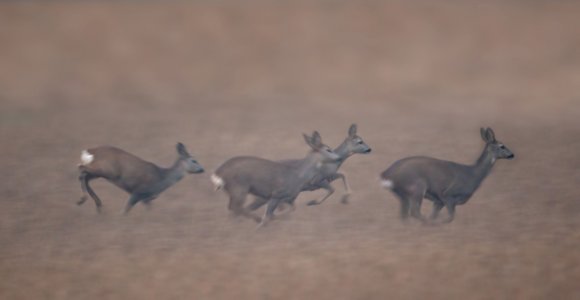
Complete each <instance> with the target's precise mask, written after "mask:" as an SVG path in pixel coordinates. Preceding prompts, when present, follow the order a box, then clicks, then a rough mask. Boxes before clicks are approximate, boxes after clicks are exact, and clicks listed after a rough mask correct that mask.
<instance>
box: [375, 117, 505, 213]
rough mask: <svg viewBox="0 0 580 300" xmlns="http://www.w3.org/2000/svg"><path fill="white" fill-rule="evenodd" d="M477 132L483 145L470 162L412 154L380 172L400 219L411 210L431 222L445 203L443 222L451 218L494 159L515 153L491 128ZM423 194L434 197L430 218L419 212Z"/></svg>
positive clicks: (487, 173)
mask: <svg viewBox="0 0 580 300" xmlns="http://www.w3.org/2000/svg"><path fill="white" fill-rule="evenodd" d="M480 133H481V138H482V139H483V141H484V142H485V146H484V148H483V152H482V153H481V155H480V156H479V158H478V159H477V161H476V162H475V164H473V165H464V164H459V163H455V162H451V161H445V160H439V159H436V158H432V157H425V156H415V157H408V158H403V159H401V160H398V161H396V162H395V163H393V164H392V165H391V166H390V167H389V168H387V169H386V170H385V171H384V172H382V173H381V175H380V177H381V184H382V186H383V187H384V188H386V189H389V190H391V191H392V192H393V193H394V194H395V195H396V196H397V197H398V198H399V201H400V209H401V210H400V217H401V219H402V220H405V219H407V218H408V216H409V214H410V215H411V217H413V218H416V219H418V220H420V221H421V222H422V223H423V224H433V223H432V222H433V221H435V220H436V219H437V218H438V216H439V212H440V211H441V209H442V208H443V207H446V208H447V212H448V217H447V218H446V219H445V220H444V221H443V222H442V223H450V222H452V221H453V219H454V217H455V206H456V205H463V204H465V203H467V201H468V200H469V199H470V198H471V196H472V195H473V194H474V193H475V191H476V190H477V189H478V188H479V186H480V185H481V184H482V182H483V180H484V179H485V178H486V177H487V176H488V175H489V174H490V172H491V169H492V167H493V166H494V164H495V162H496V161H497V160H498V159H507V160H512V159H514V157H515V155H514V153H513V152H512V151H511V150H510V149H508V148H507V147H506V146H505V145H504V144H503V143H501V142H500V141H498V140H496V138H495V134H494V132H493V130H492V129H491V128H489V127H488V128H481V129H480ZM423 198H426V199H427V200H430V201H433V211H432V213H431V215H430V220H427V219H426V218H425V217H424V216H423V215H421V202H422V201H423Z"/></svg>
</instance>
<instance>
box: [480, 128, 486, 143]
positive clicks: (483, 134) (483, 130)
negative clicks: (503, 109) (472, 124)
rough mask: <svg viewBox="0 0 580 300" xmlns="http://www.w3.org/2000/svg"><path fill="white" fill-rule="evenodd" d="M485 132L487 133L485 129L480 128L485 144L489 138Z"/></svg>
mask: <svg viewBox="0 0 580 300" xmlns="http://www.w3.org/2000/svg"><path fill="white" fill-rule="evenodd" d="M485 132H486V130H485V128H483V127H481V128H479V133H480V134H481V139H482V140H483V141H484V142H487V136H485Z"/></svg>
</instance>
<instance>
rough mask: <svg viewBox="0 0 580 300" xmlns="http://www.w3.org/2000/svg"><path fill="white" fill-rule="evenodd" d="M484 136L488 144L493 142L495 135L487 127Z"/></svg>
mask: <svg viewBox="0 0 580 300" xmlns="http://www.w3.org/2000/svg"><path fill="white" fill-rule="evenodd" d="M485 134H486V136H487V140H488V141H489V142H495V133H493V130H492V129H491V128H489V127H487V130H486V133H485Z"/></svg>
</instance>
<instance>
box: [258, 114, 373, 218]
mask: <svg viewBox="0 0 580 300" xmlns="http://www.w3.org/2000/svg"><path fill="white" fill-rule="evenodd" d="M356 131H357V126H356V124H352V125H351V126H350V128H349V129H348V135H347V137H346V139H344V141H343V142H342V144H340V145H339V146H338V147H336V149H334V152H335V153H336V154H338V156H339V159H338V160H337V161H330V162H326V163H324V164H323V165H322V167H320V168H319V169H318V174H316V176H315V177H314V178H313V179H312V180H311V181H309V182H307V183H306V184H305V185H304V186H303V187H302V191H315V190H318V189H325V190H326V195H325V196H324V197H323V198H322V199H321V200H318V201H317V200H312V201H310V202H308V205H319V204H321V203H322V202H324V200H326V199H327V198H328V197H330V195H332V194H333V193H334V188H333V187H332V185H331V184H330V183H331V182H333V181H335V180H337V179H339V178H340V179H341V180H342V183H343V184H344V189H345V190H346V192H345V193H344V194H343V195H342V199H341V202H342V203H347V202H348V197H349V196H350V193H351V191H350V186H349V184H348V182H347V180H346V176H345V175H344V174H342V173H338V169H339V168H340V166H341V165H342V163H344V161H345V160H346V159H347V158H349V157H350V156H352V155H353V154H356V153H363V154H367V153H370V152H371V148H370V147H369V146H368V145H367V144H365V142H364V141H363V139H362V138H361V137H360V136H358V135H357V134H356ZM280 162H281V163H283V164H285V165H288V166H290V167H293V168H298V167H299V166H300V163H301V160H299V159H289V160H282V161H280ZM267 202H268V199H265V198H259V197H258V198H256V200H255V201H254V202H253V203H252V204H250V205H249V206H248V208H249V209H251V210H256V209H258V208H260V207H261V206H262V205H264V204H266V203H267ZM288 204H290V205H291V206H292V209H294V203H288Z"/></svg>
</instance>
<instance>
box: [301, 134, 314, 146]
mask: <svg viewBox="0 0 580 300" xmlns="http://www.w3.org/2000/svg"><path fill="white" fill-rule="evenodd" d="M302 136H303V137H304V141H305V142H306V144H308V146H310V147H313V145H312V137H310V136H308V135H307V134H306V133H303V134H302Z"/></svg>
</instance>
